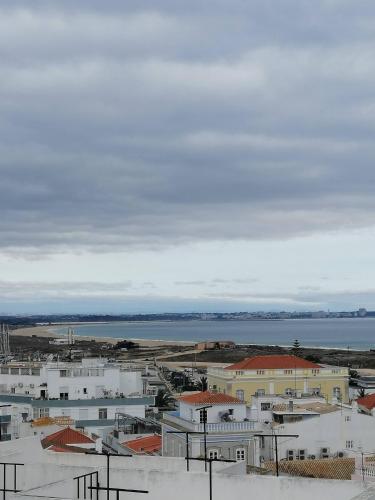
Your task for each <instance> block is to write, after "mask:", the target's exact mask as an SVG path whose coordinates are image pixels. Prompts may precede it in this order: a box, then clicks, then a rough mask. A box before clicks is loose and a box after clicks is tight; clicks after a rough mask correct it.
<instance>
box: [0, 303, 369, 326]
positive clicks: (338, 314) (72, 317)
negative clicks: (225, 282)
mask: <svg viewBox="0 0 375 500" xmlns="http://www.w3.org/2000/svg"><path fill="white" fill-rule="evenodd" d="M369 317H375V311H368V310H367V309H365V308H363V307H362V308H359V309H358V310H356V311H293V312H291V311H278V312H276V311H275V312H272V311H267V312H265V311H257V312H246V311H244V312H230V313H223V312H216V313H205V312H190V313H168V312H166V313H158V314H24V315H21V314H14V315H11V314H0V323H1V322H3V323H5V322H6V323H9V324H10V325H12V324H13V325H19V324H23V325H28V324H29V325H30V326H31V325H36V324H39V325H41V324H46V325H48V324H59V323H74V322H77V323H95V322H112V321H190V320H196V321H262V320H284V319H331V318H332V319H334V318H369Z"/></svg>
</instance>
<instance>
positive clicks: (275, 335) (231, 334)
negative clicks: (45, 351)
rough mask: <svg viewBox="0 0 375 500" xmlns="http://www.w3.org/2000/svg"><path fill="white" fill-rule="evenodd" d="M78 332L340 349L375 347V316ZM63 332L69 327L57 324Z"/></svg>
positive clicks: (111, 326)
mask: <svg viewBox="0 0 375 500" xmlns="http://www.w3.org/2000/svg"><path fill="white" fill-rule="evenodd" d="M74 330H75V332H76V334H77V335H87V336H94V337H103V338H105V337H115V338H119V339H142V340H146V339H152V340H168V341H172V340H173V341H184V342H198V341H201V340H233V341H234V342H236V343H237V344H261V345H280V346H289V345H291V344H292V342H293V340H294V339H298V340H299V341H300V343H301V345H302V346H311V347H325V348H329V347H335V348H340V349H347V348H348V347H350V348H351V349H358V350H360V349H366V350H367V349H372V348H375V318H340V319H291V320H280V321H273V320H272V321H267V320H265V321H145V322H114V323H101V324H82V325H75V326H74ZM54 331H55V332H56V333H59V334H64V333H66V332H67V327H56V328H54Z"/></svg>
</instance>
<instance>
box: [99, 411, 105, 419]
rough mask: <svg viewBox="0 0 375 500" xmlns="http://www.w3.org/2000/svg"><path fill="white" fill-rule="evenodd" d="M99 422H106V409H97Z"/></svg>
mask: <svg viewBox="0 0 375 500" xmlns="http://www.w3.org/2000/svg"><path fill="white" fill-rule="evenodd" d="M99 420H107V408H99Z"/></svg>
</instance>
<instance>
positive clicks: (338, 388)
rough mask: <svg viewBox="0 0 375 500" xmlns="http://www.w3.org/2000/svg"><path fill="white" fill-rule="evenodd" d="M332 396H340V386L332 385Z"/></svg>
mask: <svg viewBox="0 0 375 500" xmlns="http://www.w3.org/2000/svg"><path fill="white" fill-rule="evenodd" d="M333 397H334V398H338V399H340V398H341V389H340V387H334V388H333Z"/></svg>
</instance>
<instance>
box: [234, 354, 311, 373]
mask: <svg viewBox="0 0 375 500" xmlns="http://www.w3.org/2000/svg"><path fill="white" fill-rule="evenodd" d="M293 368H320V366H319V365H317V364H316V363H312V362H311V361H307V360H306V359H303V358H298V357H297V356H293V355H291V354H282V355H270V356H254V357H253V358H246V359H243V360H242V361H239V362H238V363H234V364H233V365H230V366H227V367H226V368H225V370H262V369H269V370H277V369H293Z"/></svg>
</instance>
